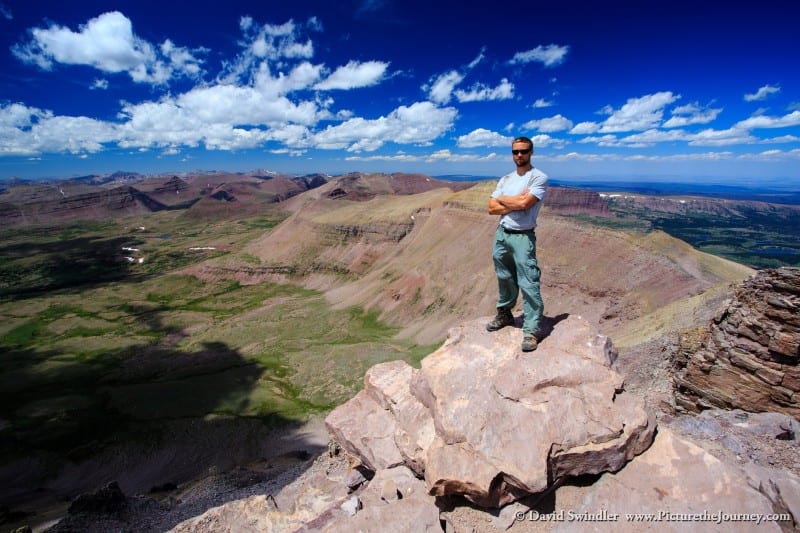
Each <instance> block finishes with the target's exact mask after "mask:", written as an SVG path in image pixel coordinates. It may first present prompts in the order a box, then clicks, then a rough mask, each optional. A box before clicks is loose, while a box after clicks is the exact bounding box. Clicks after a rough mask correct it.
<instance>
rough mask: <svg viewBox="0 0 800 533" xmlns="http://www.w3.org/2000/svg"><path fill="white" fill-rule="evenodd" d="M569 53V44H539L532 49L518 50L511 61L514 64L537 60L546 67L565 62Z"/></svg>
mask: <svg viewBox="0 0 800 533" xmlns="http://www.w3.org/2000/svg"><path fill="white" fill-rule="evenodd" d="M568 53H569V46H558V45H555V44H548V45H547V46H541V45H540V46H537V47H536V48H534V49H532V50H526V51H525V52H517V53H516V54H514V57H513V58H511V60H510V61H509V63H510V64H512V65H517V64H521V63H531V62H537V63H541V64H543V65H544V66H545V67H554V66H556V65H560V64H561V63H563V62H564V60H565V59H566V57H567V54H568Z"/></svg>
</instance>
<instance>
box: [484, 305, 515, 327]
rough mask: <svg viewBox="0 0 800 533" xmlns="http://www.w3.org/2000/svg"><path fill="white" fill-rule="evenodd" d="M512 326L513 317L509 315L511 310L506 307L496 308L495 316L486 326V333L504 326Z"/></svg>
mask: <svg viewBox="0 0 800 533" xmlns="http://www.w3.org/2000/svg"><path fill="white" fill-rule="evenodd" d="M513 325H514V315H512V314H511V309H509V308H508V307H498V308H497V315H496V316H495V317H494V318H493V319H492V321H491V322H489V323H488V324H486V331H497V330H498V329H502V328H504V327H506V326H513Z"/></svg>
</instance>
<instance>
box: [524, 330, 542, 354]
mask: <svg viewBox="0 0 800 533" xmlns="http://www.w3.org/2000/svg"><path fill="white" fill-rule="evenodd" d="M537 346H539V341H537V340H536V337H534V336H533V335H529V334H526V335H525V336H524V337H522V351H523V352H532V351H534V350H535V349H536V347H537Z"/></svg>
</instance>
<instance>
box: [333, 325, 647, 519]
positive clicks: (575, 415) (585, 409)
mask: <svg viewBox="0 0 800 533" xmlns="http://www.w3.org/2000/svg"><path fill="white" fill-rule="evenodd" d="M562 318H563V317H562ZM482 324H483V323H482V322H480V321H476V322H472V323H467V324H465V325H463V326H460V327H457V328H454V329H453V330H452V331H451V332H450V336H449V339H448V341H447V342H446V343H445V345H444V346H443V347H442V348H440V349H439V350H438V351H436V352H434V353H433V354H431V355H429V356H428V357H426V358H425V359H424V360H423V361H422V364H421V368H420V369H418V370H416V369H413V368H412V367H410V366H408V365H407V364H406V363H404V362H402V361H395V362H389V363H383V364H379V365H376V366H374V367H372V368H371V369H370V370H369V371H368V372H367V374H366V376H365V380H364V381H365V387H364V389H363V390H362V391H361V392H359V393H358V394H357V395H356V396H355V397H354V398H353V399H352V400H350V401H349V402H347V403H345V404H343V405H341V406H339V407H338V408H337V409H335V410H334V411H332V412H331V413H330V415H329V416H328V417H327V419H326V426H327V427H328V430H329V432H330V434H331V435H332V437H333V439H334V440H335V441H336V442H338V443H339V444H340V445H341V446H342V447H343V448H344V449H345V450H346V451H348V452H349V453H351V454H353V455H354V456H356V457H358V458H359V459H360V460H361V462H362V463H363V464H364V465H365V466H366V467H368V468H369V469H370V470H372V471H380V470H383V469H388V468H393V467H396V466H399V465H404V466H406V467H408V468H410V469H411V470H413V471H414V472H416V474H417V475H418V476H420V477H422V478H424V480H425V483H426V486H427V488H428V492H429V493H430V494H432V495H434V496H449V495H458V496H464V497H465V498H467V499H468V500H470V501H472V502H473V503H475V504H477V505H480V506H483V507H500V506H503V505H505V504H508V503H510V502H512V501H515V500H517V499H520V498H522V497H525V496H529V495H532V494H540V493H543V492H545V491H547V490H549V489H551V488H553V487H554V486H556V485H558V484H559V483H561V482H563V480H565V479H567V478H569V477H573V476H580V475H584V474H599V473H602V472H614V471H617V470H619V469H620V468H622V467H623V466H624V465H625V463H626V462H627V461H629V460H630V459H631V458H632V457H634V456H635V455H637V454H639V453H641V452H642V451H644V450H645V449H646V448H647V447H648V446H649V445H650V443H651V441H652V439H653V433H654V429H655V428H654V423H653V420H652V419H650V418H649V417H648V415H647V413H646V412H645V410H644V409H643V404H642V401H641V400H640V399H639V398H637V397H635V396H632V395H629V394H626V393H625V392H624V388H623V380H622V378H621V376H620V375H619V374H617V373H616V372H614V371H613V370H611V368H610V366H611V364H612V362H613V359H614V353H615V352H614V350H613V346H612V344H611V342H610V340H609V339H608V338H607V337H605V336H603V335H599V334H597V333H596V332H594V331H593V330H592V329H591V328H590V327H589V325H588V323H587V322H586V321H585V320H583V319H582V318H579V317H577V316H568V317H566V318H564V319H563V320H560V321H559V322H558V323H556V324H553V325H552V331H551V332H550V333H549V335H547V336H546V337H545V338H544V339H543V340H542V342H541V344H540V346H539V349H538V350H537V351H536V352H535V353H533V354H523V353H522V352H521V351H520V350H519V346H518V344H519V339H518V337H519V336H520V330H519V329H517V328H506V329H504V330H501V331H500V332H497V333H487V332H486V331H484V328H483V327H482Z"/></svg>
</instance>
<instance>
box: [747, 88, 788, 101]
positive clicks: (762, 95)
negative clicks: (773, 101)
mask: <svg viewBox="0 0 800 533" xmlns="http://www.w3.org/2000/svg"><path fill="white" fill-rule="evenodd" d="M780 91H781V88H780V87H778V86H776V85H764V86H763V87H760V88H759V89H758V90H757V91H756V92H754V93H753V94H745V95H744V99H745V101H746V102H760V101H761V100H766V99H767V98H768V97H769V95H771V94H776V93H779V92H780Z"/></svg>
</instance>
